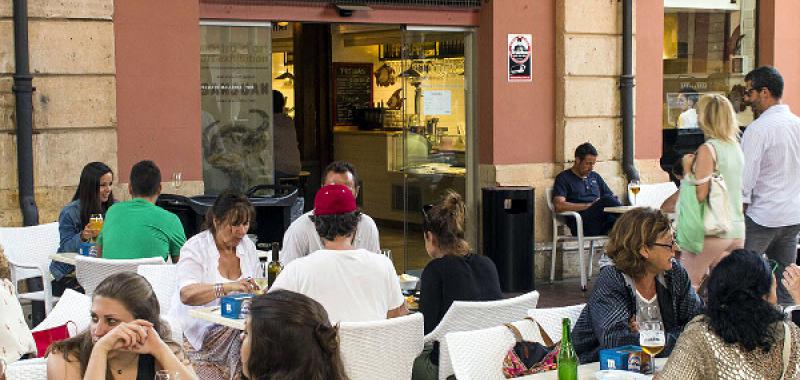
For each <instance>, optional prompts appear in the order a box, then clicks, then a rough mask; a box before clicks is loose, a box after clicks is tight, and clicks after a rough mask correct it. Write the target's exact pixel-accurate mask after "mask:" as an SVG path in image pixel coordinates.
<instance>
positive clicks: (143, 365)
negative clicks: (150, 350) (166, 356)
mask: <svg viewBox="0 0 800 380" xmlns="http://www.w3.org/2000/svg"><path fill="white" fill-rule="evenodd" d="M155 377H156V359H155V358H154V357H153V355H146V354H143V355H139V366H138V367H137V368H136V380H153V379H154V378H155Z"/></svg>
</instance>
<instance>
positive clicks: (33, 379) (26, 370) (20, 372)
mask: <svg viewBox="0 0 800 380" xmlns="http://www.w3.org/2000/svg"><path fill="white" fill-rule="evenodd" d="M6 379H7V380H47V359H44V358H36V359H27V360H19V361H16V362H13V363H11V364H9V365H8V368H6Z"/></svg>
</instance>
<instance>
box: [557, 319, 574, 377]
mask: <svg viewBox="0 0 800 380" xmlns="http://www.w3.org/2000/svg"><path fill="white" fill-rule="evenodd" d="M561 325H562V328H561V329H562V330H563V331H562V332H561V347H560V348H559V351H558V380H578V354H576V353H575V347H574V346H572V338H571V335H570V321H569V318H564V319H563V320H562V321H561Z"/></svg>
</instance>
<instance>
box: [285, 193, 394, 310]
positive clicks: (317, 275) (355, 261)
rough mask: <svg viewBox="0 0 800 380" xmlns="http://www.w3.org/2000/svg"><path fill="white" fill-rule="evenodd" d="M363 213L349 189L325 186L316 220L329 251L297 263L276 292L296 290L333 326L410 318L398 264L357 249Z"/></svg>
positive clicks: (319, 195) (318, 197) (316, 205)
mask: <svg viewBox="0 0 800 380" xmlns="http://www.w3.org/2000/svg"><path fill="white" fill-rule="evenodd" d="M360 213H361V212H360V211H359V210H358V207H356V198H355V197H354V196H353V193H352V192H351V190H350V189H349V188H347V187H346V186H343V185H327V186H323V187H322V188H321V189H319V191H318V192H317V195H316V197H315V198H314V215H313V216H311V219H312V220H313V223H314V225H315V228H316V230H317V233H318V234H319V236H320V237H321V238H322V242H323V245H324V249H321V250H318V251H315V252H312V253H311V254H309V255H308V256H305V257H300V258H297V259H296V260H294V261H292V262H291V263H289V264H288V265H286V268H285V269H284V270H283V271H282V272H281V274H280V275H278V278H277V279H275V282H274V283H273V284H272V288H270V291H273V290H275V289H284V290H291V291H293V292H297V293H301V294H305V295H306V296H309V297H311V298H313V299H314V300H315V301H317V302H319V303H320V304H322V306H324V307H325V310H326V311H327V312H328V318H329V319H330V321H331V324H336V323H338V322H342V321H344V322H359V321H374V320H381V319H386V318H394V317H398V316H402V315H406V314H408V309H407V308H406V303H405V298H403V294H402V292H401V290H400V281H399V280H398V278H397V273H396V272H395V269H394V264H392V261H391V260H390V259H389V258H388V257H386V256H383V255H378V254H374V253H372V252H370V251H367V250H365V249H357V248H356V247H354V246H353V235H354V234H355V232H356V225H357V224H358V217H359V216H360Z"/></svg>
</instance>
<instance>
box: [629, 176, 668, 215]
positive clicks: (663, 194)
mask: <svg viewBox="0 0 800 380" xmlns="http://www.w3.org/2000/svg"><path fill="white" fill-rule="evenodd" d="M676 191H678V186H676V185H675V183H674V182H659V183H643V184H641V185H639V194H636V205H635V206H636V207H650V208H654V209H656V210H658V209H659V208H661V204H662V203H664V201H665V200H667V198H669V197H670V196H671V195H672V194H675V192H676ZM633 199H634V197H633V193H631V190H630V188H629V189H628V201H629V202H631V204H633Z"/></svg>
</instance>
